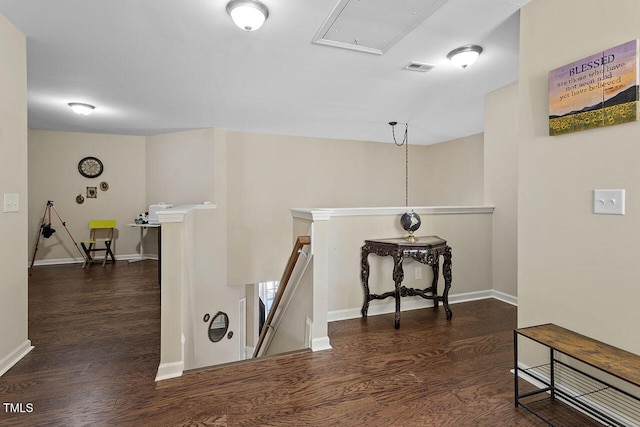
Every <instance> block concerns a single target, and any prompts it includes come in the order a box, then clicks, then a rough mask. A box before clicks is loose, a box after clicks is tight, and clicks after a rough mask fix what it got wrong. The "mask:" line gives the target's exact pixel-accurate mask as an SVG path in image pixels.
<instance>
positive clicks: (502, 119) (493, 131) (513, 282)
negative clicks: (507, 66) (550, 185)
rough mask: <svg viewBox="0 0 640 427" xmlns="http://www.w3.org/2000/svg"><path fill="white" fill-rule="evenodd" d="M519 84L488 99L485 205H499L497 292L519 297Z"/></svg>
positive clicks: (495, 247)
mask: <svg viewBox="0 0 640 427" xmlns="http://www.w3.org/2000/svg"><path fill="white" fill-rule="evenodd" d="M517 99H518V84H517V83H513V84H511V85H508V86H506V87H504V88H502V89H499V90H496V91H495V92H492V93H490V94H488V95H487V97H486V98H485V119H484V185H485V187H484V191H485V193H484V202H485V204H487V205H491V206H495V210H494V212H493V220H492V236H491V241H492V245H491V254H492V256H493V262H492V283H493V289H494V290H496V291H499V292H503V293H505V294H507V295H511V296H514V297H515V296H517V295H518V289H517V288H518V138H517V135H518V120H517V118H518V108H517V106H518V101H517Z"/></svg>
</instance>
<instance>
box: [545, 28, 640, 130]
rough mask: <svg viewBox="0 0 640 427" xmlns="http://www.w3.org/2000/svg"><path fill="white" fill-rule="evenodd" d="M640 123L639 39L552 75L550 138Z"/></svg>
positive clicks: (553, 71)
mask: <svg viewBox="0 0 640 427" xmlns="http://www.w3.org/2000/svg"><path fill="white" fill-rule="evenodd" d="M635 120H638V40H632V41H629V42H627V43H623V44H621V45H619V46H616V47H613V48H611V49H607V50H605V51H603V52H599V53H597V54H594V55H591V56H589V57H586V58H584V59H581V60H579V61H575V62H572V63H570V64H567V65H565V66H563V67H560V68H556V69H555V70H552V71H550V72H549V135H561V134H565V133H569V132H576V131H580V130H586V129H592V128H597V127H603V126H611V125H617V124H620V123H627V122H632V121H635Z"/></svg>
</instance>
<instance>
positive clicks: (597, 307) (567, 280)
mask: <svg viewBox="0 0 640 427" xmlns="http://www.w3.org/2000/svg"><path fill="white" fill-rule="evenodd" d="M638 16H640V2H638V1H637V0H617V1H615V2H611V1H605V0H564V1H560V2H559V1H557V0H534V1H533V2H531V3H529V4H528V5H527V6H525V7H524V8H523V10H522V11H521V36H520V43H521V50H520V81H519V122H520V123H519V134H518V141H519V146H518V150H519V184H518V192H519V200H518V302H519V308H518V325H519V326H521V327H523V326H528V325H533V324H539V323H545V322H552V323H556V324H558V325H560V326H563V327H566V328H568V329H572V330H574V331H576V332H579V333H582V334H585V335H587V336H590V337H592V338H595V339H598V340H601V341H604V342H607V343H608V344H611V345H614V346H617V347H621V348H623V349H625V350H628V351H631V352H633V353H637V354H640V340H638V339H637V335H636V334H635V333H634V332H635V327H636V325H638V324H640V310H638V309H637V305H638V304H637V302H638V301H639V300H640V286H639V285H638V278H639V277H640V263H638V255H640V239H639V238H638V235H640V168H639V167H638V164H639V160H638V159H640V143H639V141H640V123H639V122H633V123H627V124H621V125H617V126H611V127H605V128H600V129H591V130H587V131H582V132H576V133H571V134H566V135H562V136H555V137H550V136H548V117H547V116H548V112H547V111H548V77H547V76H548V72H549V71H550V70H552V69H554V68H557V67H559V66H562V65H565V64H568V63H570V62H573V61H576V60H579V59H581V58H584V57H586V56H590V55H592V54H594V53H597V52H600V51H602V50H604V49H607V48H610V47H613V46H616V45H619V44H621V43H624V42H627V41H629V40H633V39H637V38H639V37H640V26H638ZM597 188H624V189H626V215H624V216H611V215H594V214H593V213H592V209H593V196H592V191H593V190H594V189H597Z"/></svg>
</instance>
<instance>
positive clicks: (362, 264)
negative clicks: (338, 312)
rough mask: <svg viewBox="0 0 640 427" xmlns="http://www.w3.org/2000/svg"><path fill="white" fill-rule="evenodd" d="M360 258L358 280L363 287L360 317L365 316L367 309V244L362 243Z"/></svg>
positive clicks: (368, 299)
mask: <svg viewBox="0 0 640 427" xmlns="http://www.w3.org/2000/svg"><path fill="white" fill-rule="evenodd" d="M360 253H361V259H360V280H361V281H362V286H363V287H364V304H362V310H360V312H361V313H362V317H367V312H368V311H369V301H370V300H371V298H369V295H370V293H369V246H367V245H364V246H363V247H362V250H361V252H360Z"/></svg>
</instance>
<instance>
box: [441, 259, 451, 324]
mask: <svg viewBox="0 0 640 427" xmlns="http://www.w3.org/2000/svg"><path fill="white" fill-rule="evenodd" d="M442 256H443V258H444V261H443V262H442V275H443V276H444V291H443V292H442V305H443V306H444V309H445V311H446V312H447V320H451V317H452V316H453V313H452V312H451V309H450V308H449V289H450V288H451V248H450V247H449V246H447V248H446V249H445V251H444V253H443V254H442Z"/></svg>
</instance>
